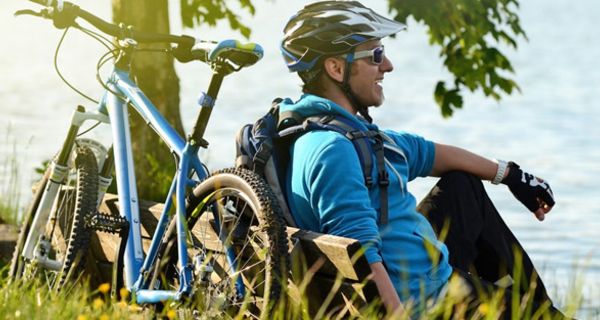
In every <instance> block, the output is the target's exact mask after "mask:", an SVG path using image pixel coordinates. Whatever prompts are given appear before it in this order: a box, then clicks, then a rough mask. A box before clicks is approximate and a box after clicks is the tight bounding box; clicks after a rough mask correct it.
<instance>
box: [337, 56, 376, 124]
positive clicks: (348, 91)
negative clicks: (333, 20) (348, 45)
mask: <svg viewBox="0 0 600 320" xmlns="http://www.w3.org/2000/svg"><path fill="white" fill-rule="evenodd" d="M354 49H355V48H352V51H350V52H348V54H346V67H345V68H344V81H343V82H342V83H341V84H340V88H341V89H342V91H343V92H344V94H345V95H346V97H347V98H348V100H349V101H350V104H351V105H352V107H353V108H354V109H355V110H356V111H358V113H359V114H360V115H361V116H362V117H363V118H365V120H367V122H369V123H373V118H371V116H370V115H369V109H368V107H367V106H363V105H362V104H361V103H360V102H358V99H357V98H356V95H355V94H354V92H353V91H352V88H350V74H351V73H352V62H354Z"/></svg>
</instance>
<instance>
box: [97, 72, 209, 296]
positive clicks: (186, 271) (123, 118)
mask: <svg viewBox="0 0 600 320" xmlns="http://www.w3.org/2000/svg"><path fill="white" fill-rule="evenodd" d="M107 85H108V88H109V89H110V90H109V91H107V92H106V93H105V95H104V97H103V98H102V100H101V101H100V104H99V110H98V111H99V112H102V113H105V114H108V116H109V118H110V122H111V128H112V134H113V137H114V142H113V143H114V145H113V148H114V159H115V161H114V162H115V171H116V178H117V190H118V199H119V212H120V214H121V216H122V217H123V218H125V219H126V220H127V221H128V222H129V233H128V237H127V245H126V248H125V254H124V257H123V261H124V271H125V286H126V288H128V289H129V290H131V291H132V292H133V293H134V294H135V297H136V301H137V302H138V303H156V302H159V301H164V300H167V299H175V300H178V299H179V298H180V297H181V295H182V294H187V293H190V291H191V285H192V284H191V282H192V270H191V269H192V268H191V266H190V264H189V263H188V257H187V245H186V233H187V226H186V221H185V219H186V214H185V189H186V187H188V186H194V185H196V184H197V183H198V180H194V179H192V178H190V177H191V176H192V175H193V173H195V174H196V175H197V176H198V179H200V180H201V179H203V178H205V177H206V176H207V175H208V172H207V171H206V169H205V167H204V166H203V165H202V163H201V161H200V159H199V158H198V155H197V153H198V149H199V145H198V143H197V142H195V141H194V140H192V139H189V140H188V141H185V140H184V139H183V138H182V137H181V136H179V134H178V133H177V132H176V131H175V129H174V128H173V127H172V126H171V125H169V123H168V122H167V121H166V120H165V119H164V117H163V116H162V115H161V114H160V113H159V112H158V110H157V109H156V107H155V106H154V105H153V104H152V102H150V100H149V99H148V98H147V97H146V96H145V95H144V93H143V92H142V91H141V90H140V89H139V87H138V86H137V85H136V84H135V83H133V81H132V80H131V79H130V78H129V74H128V72H125V71H122V70H119V69H118V68H116V67H115V69H114V71H113V73H112V75H111V78H110V80H109V81H108V83H107ZM219 85H220V84H219ZM113 92H114V93H119V94H122V95H123V97H119V96H117V95H115V94H114V93H113ZM123 98H125V100H123ZM204 101H207V102H206V103H203V105H202V108H212V103H210V101H214V97H213V98H212V99H204ZM129 104H131V105H132V106H133V107H134V108H135V110H137V112H138V113H139V114H140V115H141V116H142V118H143V119H144V120H145V121H146V122H147V123H148V124H149V125H150V126H151V127H152V128H153V129H154V130H155V131H156V133H157V134H158V135H159V136H160V137H161V139H162V140H163V141H164V142H165V143H166V144H167V145H168V146H169V148H170V149H171V151H172V152H173V153H174V154H175V155H176V156H177V159H178V163H177V173H176V174H175V177H174V179H173V182H172V185H171V187H170V190H169V194H168V196H167V199H166V201H165V206H164V209H163V212H162V213H161V215H160V218H159V220H158V225H157V228H156V231H155V233H154V236H153V238H152V242H151V245H150V249H149V251H148V254H147V256H146V257H145V259H144V253H143V248H142V240H141V225H140V213H139V206H138V203H139V201H138V196H137V188H136V185H135V181H136V180H135V174H134V170H133V168H134V164H133V154H132V149H131V137H130V130H129V123H128V121H127V119H128V105H129ZM173 196H175V197H173ZM173 198H175V203H173ZM173 204H175V207H176V217H175V219H176V229H177V252H178V256H179V264H178V268H179V277H180V288H179V289H178V290H177V291H166V290H150V289H149V288H148V285H149V284H148V283H145V281H144V274H145V273H147V272H149V271H150V269H151V268H152V265H153V264H154V262H155V259H156V257H157V253H158V248H159V244H160V242H161V239H162V238H163V236H164V234H165V231H166V229H167V226H168V222H169V212H170V210H171V207H172V206H173Z"/></svg>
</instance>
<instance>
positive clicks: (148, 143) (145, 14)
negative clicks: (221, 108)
mask: <svg viewBox="0 0 600 320" xmlns="http://www.w3.org/2000/svg"><path fill="white" fill-rule="evenodd" d="M112 5H113V20H114V21H115V23H124V24H126V25H131V26H133V28H134V29H135V30H142V31H150V32H156V33H169V29H170V28H169V10H168V9H169V8H168V1H167V0H152V1H147V0H112ZM149 47H151V48H167V47H168V44H164V45H162V44H160V45H159V44H150V45H145V44H139V45H138V48H149ZM130 76H131V78H132V79H133V80H134V81H136V83H137V84H138V86H139V87H140V89H142V91H143V92H144V93H145V94H146V96H148V98H149V99H150V101H152V103H154V105H155V106H156V107H157V109H158V110H159V111H160V112H161V113H162V114H163V115H164V116H165V118H166V119H167V120H168V121H169V123H171V125H172V126H173V127H174V128H175V129H176V130H177V131H178V132H179V133H180V134H182V133H183V127H182V124H181V116H180V114H179V78H178V77H177V74H176V73H175V67H174V63H173V57H172V56H171V55H169V54H165V53H160V52H136V53H135V55H134V58H133V63H132V69H131V73H130ZM130 115H131V116H130V121H131V137H132V145H133V156H134V163H135V174H136V177H137V181H138V183H137V186H138V190H139V191H138V192H139V197H140V198H142V199H149V200H155V201H164V197H165V196H166V193H167V191H168V188H169V186H170V181H171V179H172V177H173V174H174V173H175V171H174V168H175V163H174V160H173V156H172V154H171V153H170V151H169V149H168V148H167V147H166V145H165V144H164V143H162V142H161V141H160V139H158V138H157V136H156V134H155V133H154V131H153V130H152V129H151V128H150V127H148V126H147V125H146V123H145V122H144V121H143V120H142V119H141V117H140V116H138V115H137V113H135V112H133V111H132V110H131V109H130Z"/></svg>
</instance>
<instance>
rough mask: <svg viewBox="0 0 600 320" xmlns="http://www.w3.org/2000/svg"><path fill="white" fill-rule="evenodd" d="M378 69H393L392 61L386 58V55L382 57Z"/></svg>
mask: <svg viewBox="0 0 600 320" xmlns="http://www.w3.org/2000/svg"><path fill="white" fill-rule="evenodd" d="M379 69H380V70H381V72H392V71H393V70H394V65H393V64H392V61H391V60H390V59H388V57H387V56H384V57H383V62H382V63H381V64H380V65H379Z"/></svg>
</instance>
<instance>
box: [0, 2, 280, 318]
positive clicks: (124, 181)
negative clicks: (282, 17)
mask: <svg viewBox="0 0 600 320" xmlns="http://www.w3.org/2000/svg"><path fill="white" fill-rule="evenodd" d="M31 1H32V2H34V3H37V4H40V5H42V6H44V8H43V9H41V10H40V11H33V10H20V11H18V12H17V13H16V15H24V14H26V15H33V16H37V17H42V18H46V19H51V20H52V21H53V23H54V26H55V27H58V28H63V29H65V30H67V29H68V28H75V29H78V30H80V31H82V32H84V33H85V34H87V35H90V36H91V37H93V38H94V39H96V40H98V41H101V42H103V44H104V45H105V46H107V47H109V48H110V50H109V51H108V52H107V53H106V54H105V55H103V56H102V57H101V58H100V60H99V62H98V70H99V69H100V68H101V67H102V66H103V65H105V64H106V63H109V62H110V63H112V64H113V68H112V71H111V73H110V76H109V77H108V78H107V80H102V79H101V77H100V76H98V79H99V80H100V83H101V85H102V86H103V87H104V93H103V95H102V97H101V99H100V100H99V102H98V104H97V106H96V107H95V109H94V110H93V111H87V110H86V109H85V108H84V107H82V106H78V107H77V108H76V110H75V111H74V113H73V116H72V119H71V122H70V128H69V130H68V133H67V136H66V138H65V140H64V142H63V143H62V147H61V148H60V150H59V152H58V153H57V155H56V156H55V157H54V158H53V159H52V161H51V163H50V165H49V166H48V169H47V170H46V172H45V174H44V176H43V178H42V179H41V181H40V182H39V183H38V184H37V186H36V188H35V189H36V192H35V195H34V197H33V200H32V203H31V205H30V207H29V208H28V210H27V211H26V213H25V215H24V217H23V221H22V227H21V232H20V235H19V238H18V241H17V245H16V248H15V253H14V256H13V260H12V262H11V266H10V270H9V273H10V276H11V278H12V279H21V281H32V280H33V279H40V278H41V279H42V280H43V281H45V282H46V283H47V284H48V285H49V286H50V287H51V288H53V289H57V290H58V289H60V288H62V287H63V286H65V284H66V283H67V282H68V281H71V280H73V279H76V278H77V277H78V276H79V275H80V274H81V272H82V271H83V270H84V269H85V266H86V264H88V263H91V262H90V261H86V255H87V251H88V247H89V242H90V234H91V233H92V232H95V231H103V232H112V233H118V234H119V235H120V236H121V246H120V250H119V255H118V259H117V261H116V262H115V263H114V267H113V268H114V269H113V274H114V275H116V276H115V277H114V279H113V286H114V287H119V286H123V287H125V288H126V289H127V290H129V291H131V293H132V294H131V297H133V299H134V302H136V303H138V304H145V303H148V304H152V303H164V302H165V301H185V300H190V297H192V296H195V297H198V296H199V297H201V298H200V299H201V300H202V303H203V304H207V305H217V306H218V307H219V309H220V310H225V309H226V310H228V311H230V310H246V312H249V313H250V314H252V315H254V316H258V315H259V314H261V313H264V312H267V310H268V309H269V308H270V306H272V305H274V302H276V301H277V300H278V299H279V297H280V294H281V291H282V289H283V287H282V286H285V284H286V274H287V267H288V263H289V262H288V261H289V260H288V259H289V258H288V256H287V245H288V243H287V235H286V233H285V229H284V222H283V220H282V217H281V214H280V208H279V206H278V203H277V200H276V199H275V197H274V196H273V194H272V192H271V191H270V189H269V188H268V186H267V184H266V183H265V182H264V181H263V180H262V179H261V178H260V177H259V176H257V175H256V174H254V173H253V172H251V171H248V170H243V169H235V168H231V169H223V170H220V171H217V172H215V173H212V174H210V173H209V172H208V170H207V168H206V166H205V165H204V164H203V163H202V162H201V160H200V159H199V157H198V151H199V149H200V148H207V147H208V142H207V141H206V140H205V139H204V132H205V130H206V127H207V124H208V121H209V118H210V114H211V111H212V109H213V107H214V106H215V100H216V98H217V95H218V92H219V89H220V87H221V84H222V82H223V79H224V78H225V77H226V76H227V75H229V74H231V73H233V72H236V71H239V70H241V69H242V68H245V67H248V66H251V65H253V64H254V63H256V62H257V61H258V60H260V58H261V57H262V55H263V51H262V48H261V47H260V46H259V45H258V44H253V43H249V44H241V43H240V42H238V41H234V40H225V41H219V42H214V41H204V40H199V39H195V38H193V37H190V36H186V35H181V36H177V35H169V34H156V33H148V32H142V31H137V30H135V29H133V28H132V27H128V26H124V25H122V24H121V25H116V24H111V23H109V22H106V21H104V20H102V19H101V18H99V17H97V16H95V15H93V14H91V13H90V12H87V11H85V10H83V9H81V8H79V7H78V6H76V5H74V4H72V3H69V2H63V1H57V0H50V1H46V0H31ZM78 19H82V20H84V21H86V22H87V23H89V24H90V25H91V26H93V27H94V28H95V29H96V31H92V30H91V29H89V28H85V27H83V26H81V25H80V24H79V23H78V22H77V20H78ZM98 31H99V32H98ZM65 32H66V31H65ZM105 35H108V36H110V37H114V39H115V40H116V42H112V41H110V40H108V39H107V38H106V36H105ZM139 43H150V44H152V43H169V44H170V47H169V48H170V49H166V50H162V51H164V52H166V53H167V54H172V55H173V56H174V57H175V58H176V59H177V60H179V61H181V62H191V61H200V62H203V63H206V64H208V65H209V66H210V67H211V69H212V77H211V81H210V84H209V87H208V90H207V92H206V93H205V94H203V95H202V98H201V99H200V101H199V104H200V111H199V114H198V117H197V120H196V122H195V124H194V126H193V130H192V131H191V133H189V134H188V135H187V137H186V138H185V139H184V138H182V137H181V136H180V135H179V134H178V133H177V131H176V130H175V129H174V128H173V127H172V126H171V125H170V124H169V123H168V122H167V120H166V119H165V118H164V117H163V116H162V115H161V114H160V113H159V112H158V110H157V109H156V107H155V106H154V105H153V104H152V102H151V101H150V100H149V99H148V98H147V97H146V95H145V94H144V93H143V92H142V90H141V89H140V88H139V87H138V86H137V85H136V84H135V82H134V81H132V80H131V79H130V77H129V71H130V66H131V61H132V56H133V54H134V53H135V52H136V51H137V50H141V49H138V44H139ZM59 46H60V44H59ZM98 74H99V71H98ZM131 109H132V110H135V112H137V113H138V114H139V115H140V116H141V117H142V118H143V119H144V120H145V121H146V123H147V124H148V126H150V127H151V128H152V129H154V131H155V132H156V135H157V136H158V138H159V139H161V140H162V141H163V142H164V143H165V144H166V145H167V146H168V147H169V148H170V150H171V152H172V153H173V155H174V158H175V159H176V167H177V170H176V172H175V173H174V177H173V180H172V183H171V186H170V189H169V192H168V195H167V197H166V199H165V201H164V209H163V211H162V213H161V215H160V218H159V219H158V225H157V227H156V230H155V232H154V233H153V234H152V235H151V236H152V240H151V244H150V246H149V248H148V249H147V250H146V251H144V247H143V245H142V237H141V224H140V212H139V211H140V209H139V199H138V196H137V188H136V180H135V174H134V170H133V168H134V162H133V154H132V148H131V143H132V142H131V136H130V130H129V123H128V118H129V111H130V110H131ZM89 122H92V123H93V122H95V123H96V124H94V125H93V126H92V127H91V129H93V128H95V127H96V126H98V125H99V124H108V125H110V127H111V132H112V139H113V141H112V145H111V146H109V147H108V148H107V147H105V146H104V145H102V144H101V143H99V142H97V141H94V140H91V139H88V138H84V137H83V136H82V135H83V134H84V133H86V132H87V131H88V130H83V129H82V125H83V124H84V123H89ZM81 131H83V132H81ZM113 172H114V176H115V178H116V185H117V191H118V192H117V193H118V206H119V214H120V215H119V216H115V215H110V214H106V213H101V212H99V211H98V207H99V203H100V202H101V199H103V197H104V195H105V192H106V190H107V188H108V186H109V185H110V184H111V183H112V180H113V178H112V175H113Z"/></svg>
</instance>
